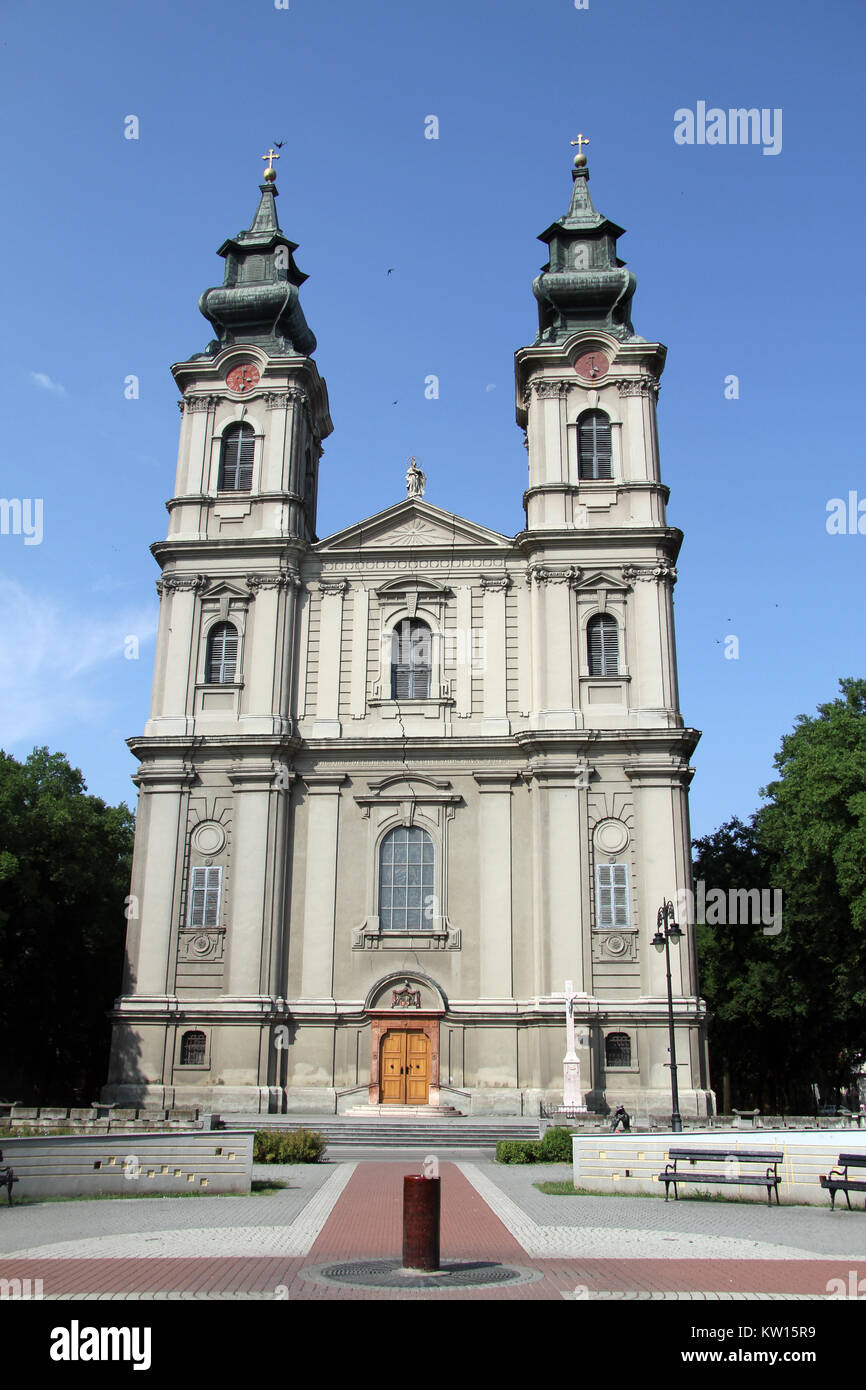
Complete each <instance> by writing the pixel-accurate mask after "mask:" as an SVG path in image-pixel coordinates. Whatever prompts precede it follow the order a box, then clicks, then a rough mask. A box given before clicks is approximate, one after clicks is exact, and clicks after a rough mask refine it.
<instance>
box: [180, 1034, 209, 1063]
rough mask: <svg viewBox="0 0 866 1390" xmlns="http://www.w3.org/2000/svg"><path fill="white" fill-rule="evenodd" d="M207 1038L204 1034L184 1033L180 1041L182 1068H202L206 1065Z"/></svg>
mask: <svg viewBox="0 0 866 1390" xmlns="http://www.w3.org/2000/svg"><path fill="white" fill-rule="evenodd" d="M206 1050H207V1038H206V1037H205V1035H204V1033H199V1032H198V1031H193V1032H190V1033H184V1035H183V1037H182V1038H181V1040H180V1064H181V1066H182V1067H200V1066H203V1064H204V1059H205V1052H206Z"/></svg>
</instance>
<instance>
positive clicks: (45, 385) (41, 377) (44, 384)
mask: <svg viewBox="0 0 866 1390" xmlns="http://www.w3.org/2000/svg"><path fill="white" fill-rule="evenodd" d="M30 380H31V381H32V382H33V384H34V385H35V386H39V387H41V388H42V390H43V391H53V392H54V393H55V395H58V396H65V395H66V387H65V386H61V384H60V382H59V381H52V380H51V377H50V376H48V374H47V373H46V372H31V373H30Z"/></svg>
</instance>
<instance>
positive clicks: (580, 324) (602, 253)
mask: <svg viewBox="0 0 866 1390" xmlns="http://www.w3.org/2000/svg"><path fill="white" fill-rule="evenodd" d="M572 178H573V180H574V186H573V188H572V193H571V206H570V207H569V209H568V212H567V213H566V214H565V216H564V217H560V218H559V220H558V221H556V222H554V223H553V224H552V226H550V227H548V228H547V231H545V232H542V233H541V235H540V237H539V238H538V240H539V241H543V242H546V243H547V245H548V246H549V248H550V260H549V261H548V263H547V265H545V266H543V267H542V270H541V274H540V275H538V276H536V278H535V280H533V282H532V292H533V294H534V295H535V297H536V299H537V300H538V337H537V338H536V340H535V341H536V342H537V343H563V342H565V340H566V338H568V337H570V336H571V334H572V333H578V332H580V330H581V329H584V328H603V329H604V330H605V331H606V332H607V333H611V334H613V336H614V337H616V338H621V339H627V338H634V337H635V332H634V329H633V327H632V323H631V318H630V311H631V301H632V295H633V294H634V292H635V288H636V286H637V280H636V279H635V277H634V275H632V273H631V271H630V270H626V269H625V267H624V262H623V261H621V260H619V259H618V257H617V254H616V243H617V239H618V238H619V237H621V236H622V235H623V233H624V230H625V229H624V228H623V227H618V226H617V225H616V223H615V222H609V221H608V219H607V218H606V217H602V216H601V214H600V213H598V212H596V210H595V208H594V207H593V203H592V198H591V197H590V194H589V186H588V185H589V170H588V169H587V167H586V157H585V156H584V155H579V156H578V158H577V159H576V160H575V167H574V169H573V170H572Z"/></svg>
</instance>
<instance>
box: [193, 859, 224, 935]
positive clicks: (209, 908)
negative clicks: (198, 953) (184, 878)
mask: <svg viewBox="0 0 866 1390" xmlns="http://www.w3.org/2000/svg"><path fill="white" fill-rule="evenodd" d="M221 880H222V869H220V868H216V869H214V868H195V869H193V870H192V873H191V874H190V882H189V925H190V926H191V927H216V926H218V925H219V913H220V883H221Z"/></svg>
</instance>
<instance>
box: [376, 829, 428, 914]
mask: <svg viewBox="0 0 866 1390" xmlns="http://www.w3.org/2000/svg"><path fill="white" fill-rule="evenodd" d="M433 868H434V864H433V841H432V840H431V839H430V836H429V835H428V834H427V832H426V830H420V829H419V828H418V826H417V825H399V826H397V828H396V830H391V831H389V832H388V834H387V835H386V836H385V838H384V840H383V841H382V845H381V848H380V850H379V926H380V929H381V930H382V931H425V930H427V929H429V928H431V927H432V926H433V917H434V913H433V910H432V904H433Z"/></svg>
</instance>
